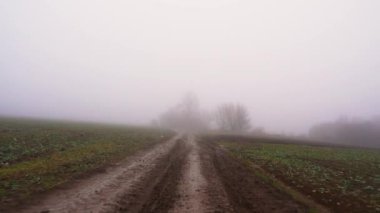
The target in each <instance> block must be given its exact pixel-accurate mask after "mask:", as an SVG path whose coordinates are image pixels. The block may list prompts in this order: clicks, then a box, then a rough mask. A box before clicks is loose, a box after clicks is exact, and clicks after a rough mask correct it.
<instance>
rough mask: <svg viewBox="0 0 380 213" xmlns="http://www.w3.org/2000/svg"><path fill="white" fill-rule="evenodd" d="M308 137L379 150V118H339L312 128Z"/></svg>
mask: <svg viewBox="0 0 380 213" xmlns="http://www.w3.org/2000/svg"><path fill="white" fill-rule="evenodd" d="M309 135H310V137H311V138H313V139H318V140H323V141H330V142H335V143H340V144H346V145H355V146H369V147H378V148H380V117H377V118H374V119H372V120H349V119H346V118H341V119H338V120H337V121H335V122H327V123H322V124H319V125H316V126H314V127H312V128H311V129H310V132H309Z"/></svg>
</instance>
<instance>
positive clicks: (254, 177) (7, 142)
mask: <svg viewBox="0 0 380 213" xmlns="http://www.w3.org/2000/svg"><path fill="white" fill-rule="evenodd" d="M306 143H307V142H305V141H298V142H297V141H295V140H285V139H269V138H253V137H243V136H231V135H194V134H174V133H172V132H163V131H160V130H157V129H149V128H142V127H128V126H116V125H101V124H85V123H69V122H53V121H37V120H17V119H5V118H3V119H0V163H1V166H0V204H1V205H0V211H5V212H88V211H92V212H239V213H240V212H271V213H272V212H278V213H281V212H305V213H306V212H321V213H325V212H379V211H380V206H379V205H380V150H378V149H365V148H353V147H338V146H331V145H326V144H306Z"/></svg>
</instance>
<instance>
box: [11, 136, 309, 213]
mask: <svg viewBox="0 0 380 213" xmlns="http://www.w3.org/2000/svg"><path fill="white" fill-rule="evenodd" d="M306 211H307V209H306V207H305V206H303V205H301V204H299V203H297V202H296V201H294V200H292V199H291V198H290V197H289V196H288V195H286V194H284V193H282V192H280V191H278V190H276V189H275V188H273V187H271V186H270V185H268V184H266V183H264V182H263V181H261V180H260V179H259V178H257V177H255V175H253V174H252V172H250V171H248V170H247V169H246V168H245V167H244V166H243V165H242V164H241V163H240V162H238V161H237V160H235V159H233V158H232V157H230V156H229V155H228V154H227V153H225V152H224V151H223V150H222V149H220V148H219V147H217V146H215V145H213V144H211V143H199V141H198V140H197V139H196V138H195V137H194V136H193V135H189V136H181V135H178V136H176V137H174V138H173V139H171V140H170V141H168V142H165V143H163V144H160V145H157V146H156V147H154V148H153V149H151V150H149V151H146V152H144V153H139V154H137V155H136V156H134V157H132V158H129V159H127V160H126V161H125V162H123V163H121V164H119V165H116V166H114V167H112V168H109V169H108V170H107V171H106V172H104V173H100V174H96V175H93V176H92V177H89V178H86V179H83V180H80V181H76V182H75V183H72V184H70V185H69V187H66V188H62V189H57V190H55V191H53V192H51V193H49V194H48V195H46V196H44V197H41V199H39V200H38V201H35V202H32V203H31V204H28V205H26V206H24V207H23V208H22V209H17V210H15V212H45V213H46V212H197V213H198V212H306Z"/></svg>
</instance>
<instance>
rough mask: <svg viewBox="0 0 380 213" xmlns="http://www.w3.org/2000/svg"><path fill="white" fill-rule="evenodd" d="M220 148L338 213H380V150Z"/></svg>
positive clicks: (233, 143)
mask: <svg viewBox="0 0 380 213" xmlns="http://www.w3.org/2000/svg"><path fill="white" fill-rule="evenodd" d="M217 141H218V143H219V144H220V145H221V146H223V147H224V148H226V149H227V150H229V151H230V152H231V153H232V154H233V155H234V156H236V157H238V158H241V159H244V160H247V161H249V162H251V163H253V164H254V165H257V166H259V167H260V168H261V169H263V170H264V171H265V172H267V173H269V174H271V175H273V176H274V177H275V178H277V179H279V180H281V181H282V182H284V183H286V185H288V186H290V187H292V188H294V189H296V190H297V191H300V192H301V193H303V194H305V195H307V196H309V197H311V198H313V200H315V201H317V202H318V203H321V204H323V205H325V206H327V207H329V208H330V209H332V210H334V211H337V212H380V150H378V149H374V150H370V149H359V148H348V147H345V148H342V147H340V148H339V147H327V146H315V145H302V144H283V143H281V140H278V141H277V143H273V139H271V140H270V141H269V139H268V141H269V142H270V143H266V142H268V141H266V139H251V140H250V141H247V140H244V142H239V141H238V140H229V139H228V138H226V139H223V138H218V139H217Z"/></svg>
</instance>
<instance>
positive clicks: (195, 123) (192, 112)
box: [160, 93, 208, 132]
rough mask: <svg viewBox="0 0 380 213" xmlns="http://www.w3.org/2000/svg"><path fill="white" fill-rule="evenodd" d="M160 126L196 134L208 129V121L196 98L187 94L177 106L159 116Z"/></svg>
mask: <svg viewBox="0 0 380 213" xmlns="http://www.w3.org/2000/svg"><path fill="white" fill-rule="evenodd" d="M160 124H161V125H162V126H163V127H165V128H169V129H173V130H177V131H186V132H196V131H201V130H204V129H206V128H207V127H208V119H207V116H205V113H203V112H202V110H201V109H200V107H199V102H198V99H197V97H196V96H195V95H194V94H192V93H189V94H187V95H185V96H184V98H183V99H182V100H181V102H180V103H179V104H178V105H176V106H175V107H173V108H171V109H169V110H168V111H166V112H165V113H163V114H162V115H161V117H160Z"/></svg>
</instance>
